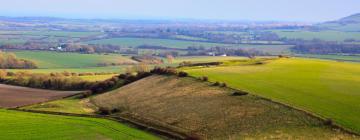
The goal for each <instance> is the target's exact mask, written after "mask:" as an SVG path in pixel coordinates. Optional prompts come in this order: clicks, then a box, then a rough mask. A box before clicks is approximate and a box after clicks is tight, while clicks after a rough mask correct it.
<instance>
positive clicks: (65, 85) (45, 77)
mask: <svg viewBox="0 0 360 140" xmlns="http://www.w3.org/2000/svg"><path fill="white" fill-rule="evenodd" d="M88 74H89V75H90V74H91V75H95V74H98V75H99V74H102V73H70V72H62V73H50V74H36V73H29V72H16V73H14V72H6V71H5V70H0V82H2V83H5V84H10V85H18V86H25V87H32V88H43V89H54V90H89V89H90V90H91V93H98V92H99V90H98V89H99V86H102V87H101V88H102V89H104V90H108V89H109V88H112V86H114V85H118V84H117V83H118V81H119V80H118V79H117V78H116V77H115V78H114V77H113V78H111V79H109V80H105V81H102V82H89V81H85V80H83V79H81V78H80V77H78V76H82V75H88ZM114 79H115V80H114ZM109 81H112V82H114V84H112V83H111V82H109Z"/></svg>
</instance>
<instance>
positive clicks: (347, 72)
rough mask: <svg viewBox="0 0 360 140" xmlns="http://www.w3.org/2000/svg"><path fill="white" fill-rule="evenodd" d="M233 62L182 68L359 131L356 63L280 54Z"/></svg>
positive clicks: (359, 72)
mask: <svg viewBox="0 0 360 140" xmlns="http://www.w3.org/2000/svg"><path fill="white" fill-rule="evenodd" d="M230 64H231V63H230ZM236 64H238V63H234V65H229V63H228V64H227V66H219V67H210V68H200V67H196V68H188V69H184V70H185V71H187V72H189V73H190V74H191V75H193V76H208V77H209V80H210V81H221V82H226V83H227V84H228V85H229V86H231V87H234V88H237V89H241V90H245V91H249V92H251V93H252V94H256V95H260V96H263V97H266V98H270V99H272V100H275V101H279V102H282V103H285V104H288V105H290V106H294V107H297V108H301V109H303V110H306V111H309V112H312V113H315V114H317V115H319V116H321V117H324V118H330V119H332V120H334V121H335V123H337V124H339V125H341V126H344V127H346V128H348V129H351V130H353V131H356V132H360V117H359V116H360V64H359V63H350V62H336V61H327V60H316V59H302V58H290V59H285V58H283V59H275V60H268V61H266V63H265V64H258V65H236Z"/></svg>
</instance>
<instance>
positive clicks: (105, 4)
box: [0, 0, 360, 22]
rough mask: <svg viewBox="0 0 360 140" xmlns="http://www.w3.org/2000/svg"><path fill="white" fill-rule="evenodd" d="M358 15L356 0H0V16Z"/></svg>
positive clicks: (315, 18) (309, 18) (306, 18)
mask: <svg viewBox="0 0 360 140" xmlns="http://www.w3.org/2000/svg"><path fill="white" fill-rule="evenodd" d="M355 13H360V0H0V16H16V17H23V16H36V17H62V18H87V19H94V18H96V19H213V20H249V21H301V22H322V21H330V20H336V19H339V18H341V17H345V16H349V15H352V14H355Z"/></svg>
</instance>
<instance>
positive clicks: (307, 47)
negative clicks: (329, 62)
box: [291, 40, 360, 54]
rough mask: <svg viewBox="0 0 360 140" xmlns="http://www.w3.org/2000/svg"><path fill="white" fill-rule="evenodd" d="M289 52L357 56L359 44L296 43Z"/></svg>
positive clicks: (319, 41) (359, 51)
mask: <svg viewBox="0 0 360 140" xmlns="http://www.w3.org/2000/svg"><path fill="white" fill-rule="evenodd" d="M291 50H292V51H293V52H296V53H303V54H305V53H310V54H359V53H360V44H355V43H339V42H330V41H321V40H313V41H302V42H297V43H296V45H295V46H294V47H292V48H291Z"/></svg>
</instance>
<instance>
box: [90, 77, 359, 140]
mask: <svg viewBox="0 0 360 140" xmlns="http://www.w3.org/2000/svg"><path fill="white" fill-rule="evenodd" d="M233 92H234V91H233V90H231V89H228V88H221V87H216V86H211V85H210V83H207V82H200V81H198V80H195V79H193V78H177V77H172V76H151V77H148V78H145V79H142V80H140V81H137V82H135V83H132V84H130V85H127V86H124V87H122V88H120V89H118V90H115V91H112V92H109V93H105V94H102V95H99V96H95V97H93V98H91V99H90V102H91V103H93V104H95V105H96V106H98V107H102V108H109V109H117V110H119V111H120V112H119V113H116V114H113V115H114V116H122V117H127V118H132V119H136V120H142V121H145V122H147V123H148V124H152V125H160V126H163V127H166V128H168V129H172V130H175V131H178V132H184V133H187V134H192V135H196V136H199V137H202V138H208V139H221V138H229V139H243V138H255V139H269V138H277V139H313V138H316V139H330V138H345V139H352V138H355V137H354V136H351V135H348V134H345V133H343V132H341V131H334V130H332V129H331V128H330V127H328V126H326V125H324V122H322V121H320V120H319V119H316V118H313V117H311V116H308V115H306V114H305V113H303V112H300V111H296V110H294V109H291V108H288V107H285V106H283V105H279V104H276V103H273V102H271V101H268V100H264V99H262V98H259V97H256V96H253V95H246V96H232V93H233Z"/></svg>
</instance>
